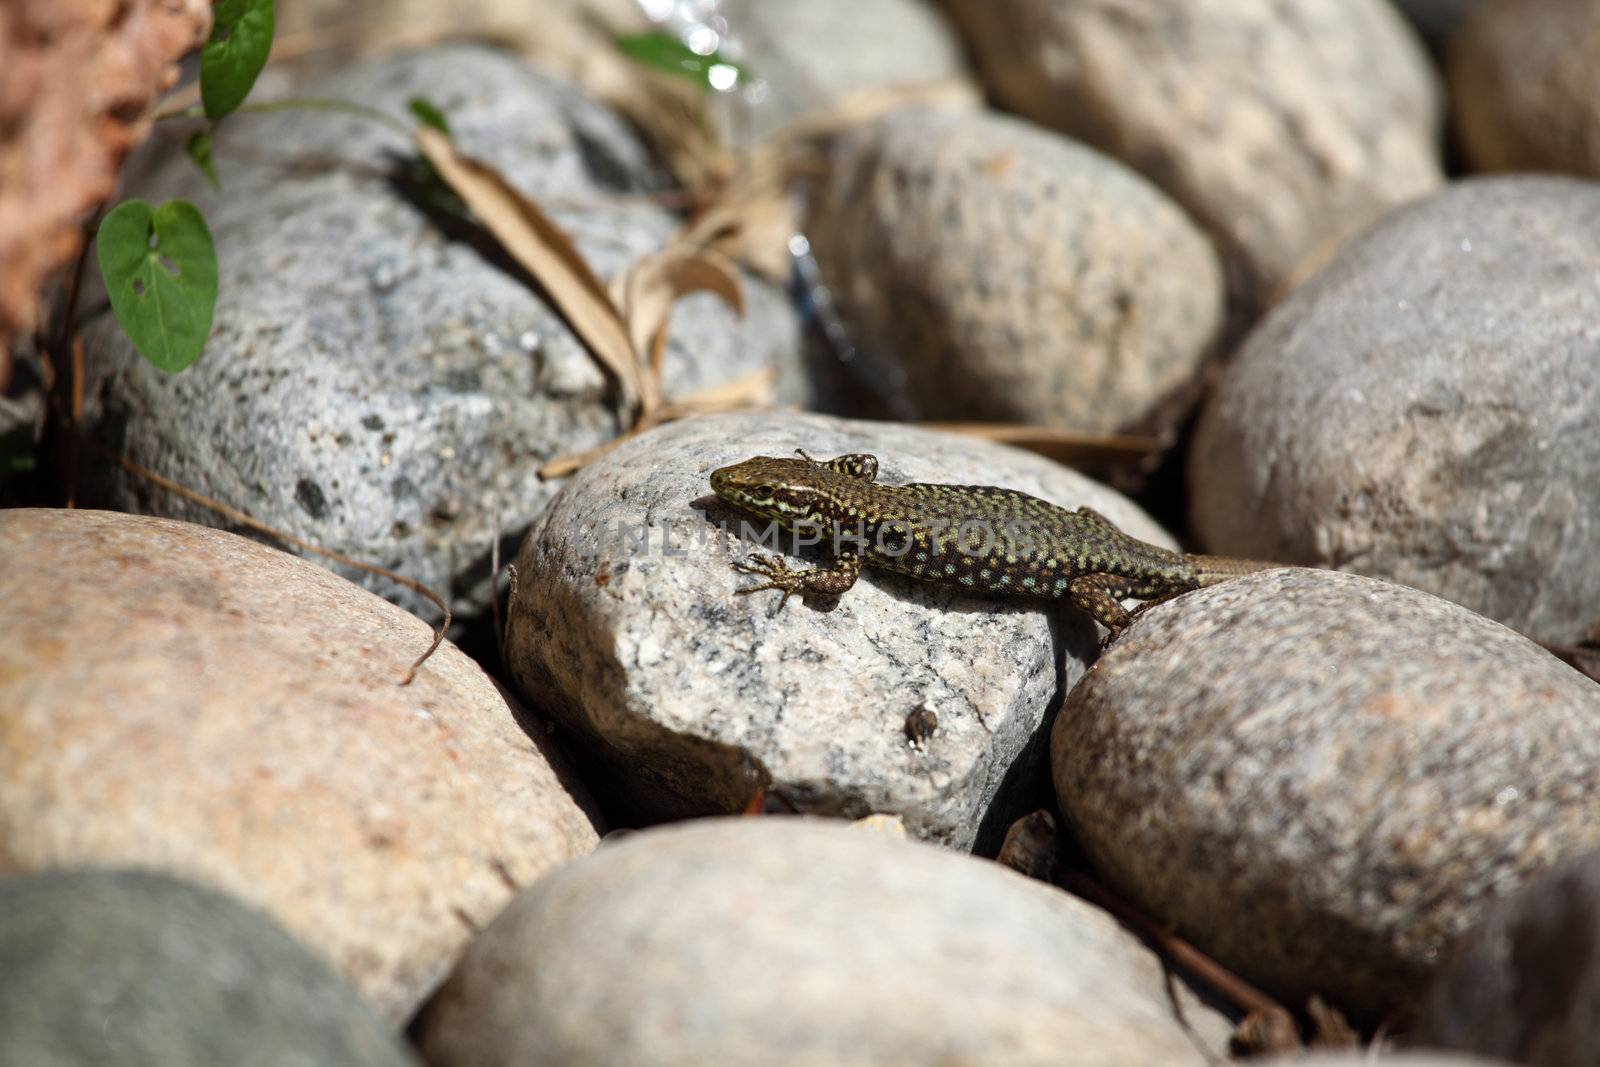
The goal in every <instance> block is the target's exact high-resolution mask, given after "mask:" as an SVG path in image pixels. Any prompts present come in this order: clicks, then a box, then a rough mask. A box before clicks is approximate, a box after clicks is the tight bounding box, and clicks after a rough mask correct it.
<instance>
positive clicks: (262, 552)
mask: <svg viewBox="0 0 1600 1067" xmlns="http://www.w3.org/2000/svg"><path fill="white" fill-rule="evenodd" d="M0 559H4V560H5V566H4V567H0V604H4V605H5V610H6V619H7V624H8V626H9V627H10V628H11V629H10V633H11V637H10V638H9V639H8V640H7V641H5V642H4V643H3V644H0V872H21V871H35V870H39V869H41V868H45V867H52V866H63V865H73V864H87V865H96V866H112V865H140V866H150V867H156V868H160V869H164V870H169V871H173V872H176V873H180V874H183V875H185V876H187V877H192V878H194V879H196V880H198V881H201V882H206V883H211V884H214V885H218V886H220V887H222V888H225V889H228V890H230V891H232V892H234V893H236V894H237V895H239V896H240V897H242V898H244V899H245V900H248V901H251V902H253V903H255V904H257V905H259V906H261V907H264V908H266V909H267V910H268V911H270V912H272V913H273V914H274V915H275V916H276V917H277V918H278V919H280V920H281V921H282V922H283V923H284V924H285V925H286V926H288V927H289V929H290V930H292V931H293V932H294V933H295V934H296V935H298V936H299V937H300V938H302V939H303V940H304V941H305V942H306V943H307V944H308V945H311V946H313V947H315V948H317V949H318V950H320V951H321V952H322V953H324V954H325V955H327V956H328V957H330V958H331V959H332V960H333V961H334V962H335V963H336V964H337V965H338V966H339V968H340V969H341V970H342V971H343V972H344V973H345V974H346V975H347V976H348V977H349V978H350V979H351V980H352V981H353V982H355V983H356V985H358V986H359V987H360V988H362V989H363V990H365V991H366V992H367V993H368V994H369V995H370V996H371V997H372V998H373V999H374V1000H375V1001H376V1002H377V1003H378V1004H379V1006H380V1007H381V1008H382V1009H383V1010H384V1011H385V1012H386V1013H387V1014H388V1015H389V1016H390V1017H391V1018H400V1017H403V1016H404V1015H405V1014H406V1013H408V1012H409V1011H410V1010H411V1009H412V1008H413V1007H414V1006H415V1004H416V1001H417V1000H418V999H419V998H420V997H421V996H422V995H423V993H425V992H426V991H427V990H428V989H429V988H431V987H432V985H433V984H434V983H435V982H436V981H437V980H438V979H439V978H440V976H441V975H442V973H443V971H444V969H445V968H446V967H447V966H448V965H449V962H450V960H451V959H452V958H453V957H454V955H455V954H456V952H457V951H458V950H459V949H460V946H461V944H462V943H463V942H464V941H465V940H466V938H467V936H468V935H469V934H470V933H471V927H472V924H474V923H483V922H486V921H488V919H489V918H490V917H491V916H493V915H494V914H495V912H496V911H498V910H499V908H500V907H501V905H502V904H503V903H504V902H505V901H506V900H507V899H508V898H509V897H510V895H511V893H512V892H513V891H514V889H515V888H516V886H517V885H518V884H521V883H524V882H527V881H530V880H531V879H533V878H536V877H537V876H539V875H540V874H542V873H544V872H545V871H547V870H549V869H550V868H552V867H555V866H558V865H560V864H561V863H564V862H565V861H566V860H568V859H570V858H571V857H573V856H575V855H580V854H582V853H585V852H587V851H588V850H589V849H591V848H593V847H594V843H595V841H596V832H595V828H594V826H593V825H592V824H591V821H590V819H589V817H588V816H587V815H586V814H585V811H584V809H583V807H582V806H580V803H579V802H578V801H576V800H574V798H573V796H572V795H571V794H570V793H569V792H568V790H567V788H566V786H567V785H569V784H570V783H565V782H564V781H563V780H562V778H560V777H558V774H557V771H556V770H555V769H554V768H553V767H552V763H551V759H552V758H553V757H550V756H549V754H548V753H546V752H544V751H542V750H541V749H540V748H539V747H538V744H537V742H530V741H529V739H528V736H527V735H525V734H524V733H523V731H522V730H521V729H519V728H518V725H517V723H516V721H515V720H514V719H513V716H512V712H511V709H510V708H508V707H507V705H506V701H505V700H504V699H503V698H502V697H501V696H500V695H499V693H498V692H497V691H496V689H495V686H494V683H492V682H491V681H490V680H489V679H488V677H487V676H485V675H484V673H483V671H482V670H481V669H480V668H479V667H478V666H477V665H476V664H475V663H473V662H472V661H471V660H469V659H467V657H466V656H464V655H462V654H461V652H460V651H458V650H457V649H456V648H455V647H454V646H452V645H450V644H445V645H444V646H443V647H441V648H440V649H439V651H438V652H437V653H436V654H435V655H434V657H433V658H432V659H430V660H429V661H428V663H427V664H426V665H425V666H424V667H423V668H422V670H421V672H420V673H419V674H418V676H417V678H416V681H414V682H413V683H412V684H411V685H409V686H406V687H401V686H400V685H399V684H398V682H399V680H400V677H401V675H402V674H403V672H404V671H405V668H406V666H407V665H408V664H409V663H410V662H411V661H412V660H413V659H414V658H415V657H416V656H417V655H418V654H420V653H421V651H422V650H423V649H424V648H426V647H427V643H428V630H427V627H425V626H424V625H423V624H422V623H421V622H419V621H418V620H417V619H415V618H413V617H411V616H409V615H407V614H405V613H404V612H403V611H401V610H400V609H399V608H396V607H395V606H393V605H392V604H388V603H385V602H384V601H382V600H380V599H378V598H377V597H375V596H373V595H372V594H370V593H368V592H366V591H364V590H362V589H360V588H358V587H356V586H354V585H352V584H350V583H349V582H346V581H345V580H344V579H342V578H339V577H337V576H335V575H333V574H330V573H329V572H328V571H325V570H323V569H322V568H320V567H316V566H314V565H312V564H310V563H307V562H305V561H304V560H301V559H298V558H296V557H294V556H291V555H288V554H286V553H283V552H279V551H276V550H274V549H270V548H266V547H264V546H262V545H259V544H256V543H255V542H253V541H247V540H244V539H243V538H240V537H236V536H234V535H233V534H228V533H222V532H220V531H217V530H212V529H208V528H205V527H199V526H191V525H189V524H187V523H179V522H173V521H170V520H165V519H152V518H143V517H138V516H128V515H114V514H110V513H106V512H92V511H45V510H20V509H19V510H10V511H0ZM535 736H536V737H542V735H541V734H539V733H538V732H537V731H535Z"/></svg>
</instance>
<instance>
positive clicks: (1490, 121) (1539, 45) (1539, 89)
mask: <svg viewBox="0 0 1600 1067" xmlns="http://www.w3.org/2000/svg"><path fill="white" fill-rule="evenodd" d="M1597 42H1600V4H1595V3H1592V2H1590V0H1510V2H1507V0H1487V2H1485V3H1484V4H1483V6H1482V7H1480V8H1479V9H1478V10H1477V11H1476V12H1475V13H1474V14H1473V17H1472V18H1470V19H1468V20H1466V23H1465V25H1463V26H1462V28H1461V30H1460V32H1459V33H1457V34H1456V36H1455V37H1454V39H1453V40H1452V41H1451V46H1450V49H1449V52H1448V62H1447V70H1448V73H1449V78H1450V102H1451V110H1452V114H1453V115H1454V118H1455V124H1456V130H1457V132H1458V133H1459V134H1460V136H1461V147H1462V151H1463V152H1464V154H1465V155H1466V157H1467V162H1468V164H1470V166H1471V167H1472V168H1473V169H1474V170H1517V171H1555V172H1559V173H1566V174H1577V175H1582V176H1584V177H1588V178H1600V45H1597Z"/></svg>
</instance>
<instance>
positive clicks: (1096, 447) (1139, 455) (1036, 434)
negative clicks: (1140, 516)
mask: <svg viewBox="0 0 1600 1067" xmlns="http://www.w3.org/2000/svg"><path fill="white" fill-rule="evenodd" d="M919 425H921V426H922V427H923V428H924V429H928V430H942V431H943V432H945V433H959V434H964V435H966V436H968V437H981V438H983V439H984V440H985V441H997V442H999V443H1000V444H1003V445H1012V446H1014V447H1016V448H1021V449H1026V450H1027V451H1029V452H1034V453H1037V454H1038V455H1041V456H1044V457H1045V458H1046V459H1053V460H1055V461H1056V462H1057V463H1086V462H1096V463H1135V462H1138V461H1139V460H1142V459H1146V458H1148V457H1150V456H1153V455H1156V454H1158V453H1159V452H1160V451H1161V450H1162V448H1163V447H1164V446H1163V443H1162V441H1161V440H1160V439H1159V438H1155V437H1133V436H1129V435H1126V434H1111V433H1085V432H1083V431H1081V430H1058V429H1053V428H1051V427H1049V426H1027V425H1024V424H1022V423H1017V422H924V423H920V424H919Z"/></svg>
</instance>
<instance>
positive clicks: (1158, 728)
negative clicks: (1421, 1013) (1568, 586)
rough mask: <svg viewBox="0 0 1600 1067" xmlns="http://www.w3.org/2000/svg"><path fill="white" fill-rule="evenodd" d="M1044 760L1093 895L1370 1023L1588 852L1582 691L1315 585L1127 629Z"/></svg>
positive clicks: (1451, 625)
mask: <svg viewBox="0 0 1600 1067" xmlns="http://www.w3.org/2000/svg"><path fill="white" fill-rule="evenodd" d="M1051 756H1052V760H1053V763H1054V768H1055V783H1056V794H1057V796H1058V797H1059V799H1060V802H1061V805H1062V810H1063V812H1064V813H1065V815H1066V816H1067V819H1068V822H1069V823H1070V825H1071V827H1072V830H1073V832H1074V833H1075V835H1076V837H1077V839H1078V840H1079V841H1081V842H1082V843H1083V845H1084V847H1085V848H1086V849H1087V851H1088V852H1089V854H1090V855H1091V856H1092V857H1093V858H1094V860H1095V862H1096V863H1097V864H1098V865H1099V866H1100V868H1101V869H1102V870H1103V871H1104V873H1105V874H1106V875H1107V877H1108V878H1109V879H1110V880H1111V881H1112V882H1113V883H1114V884H1115V885H1117V886H1118V887H1120V888H1121V889H1122V890H1123V891H1124V892H1126V893H1127V894H1128V895H1129V896H1130V897H1132V898H1133V899H1134V900H1135V901H1137V902H1139V903H1140V904H1142V905H1143V906H1144V907H1145V908H1146V909H1147V910H1148V911H1149V912H1150V913H1151V914H1152V915H1154V916H1156V917H1157V918H1159V919H1165V920H1168V921H1170V922H1172V923H1174V924H1176V926H1177V927H1178V929H1179V931H1180V932H1181V933H1182V935H1183V936H1185V937H1187V938H1189V939H1191V940H1192V941H1194V942H1195V943H1196V944H1198V945H1199V946H1200V947H1201V948H1202V949H1204V950H1205V951H1207V952H1209V953H1211V954H1212V955H1213V956H1215V957H1216V958H1217V959H1218V960H1220V961H1221V962H1222V963H1223V964H1225V965H1227V966H1230V967H1232V968H1234V969H1235V970H1237V971H1238V972H1239V973H1241V974H1242V975H1244V976H1245V977H1246V978H1248V979H1250V980H1251V981H1254V982H1256V983H1258V984H1261V985H1264V986H1266V987H1268V988H1270V989H1272V990H1275V991H1277V992H1278V993H1279V994H1281V995H1282V996H1283V997H1284V998H1285V999H1286V1000H1287V1001H1289V1002H1290V1003H1303V1002H1304V1001H1305V999H1306V998H1307V997H1308V996H1310V995H1311V994H1313V993H1318V994H1321V995H1322V996H1323V997H1325V998H1326V999H1327V1000H1328V1001H1329V1002H1330V1003H1332V1004H1334V1005H1335V1006H1337V1007H1339V1008H1340V1009H1342V1010H1345V1011H1348V1012H1351V1013H1354V1014H1355V1015H1357V1016H1362V1017H1366V1018H1368V1019H1375V1018H1378V1017H1381V1016H1382V1015H1384V1014H1385V1013H1387V1012H1389V1011H1390V1010H1392V1009H1394V1008H1396V1007H1397V1006H1400V1005H1403V1004H1405V1003H1407V1002H1409V1001H1411V1000H1412V999H1413V998H1414V997H1416V996H1417V995H1418V994H1419V993H1420V991H1421V988H1420V984H1421V982H1422V980H1423V979H1425V978H1426V977H1427V976H1428V975H1429V974H1430V973H1431V972H1432V971H1433V970H1434V968H1435V967H1436V966H1437V964H1438V962H1439V958H1440V953H1441V952H1442V951H1443V950H1444V949H1446V948H1447V947H1448V946H1449V945H1450V944H1451V942H1452V941H1453V940H1454V939H1455V938H1456V937H1457V936H1459V935H1460V934H1461V933H1462V932H1463V931H1465V930H1466V929H1467V928H1468V927H1470V926H1471V925H1472V924H1473V923H1474V922H1476V921H1478V920H1479V919H1480V918H1482V917H1483V915H1484V914H1485V913H1486V912H1487V910H1488V909H1489V908H1490V907H1491V906H1492V905H1493V904H1494V902H1495V901H1496V900H1498V899H1500V898H1502V897H1505V896H1507V895H1508V894H1510V893H1511V892H1513V891H1514V890H1516V889H1517V888H1518V887H1519V886H1520V885H1522V884H1523V883H1525V882H1527V881H1528V880H1529V879H1530V878H1532V877H1533V876H1534V875H1536V874H1538V873H1539V872H1540V871H1542V870H1544V869H1546V868H1548V867H1550V866H1551V865H1553V864H1554V863H1556V862H1558V861H1559V860H1561V859H1562V858H1564V857H1566V856H1570V855H1575V854H1578V853H1580V852H1583V851H1585V850H1587V849H1592V848H1595V847H1596V846H1600V820H1597V819H1596V818H1595V813H1596V812H1597V811H1600V774H1596V771H1595V768H1596V767H1600V686H1596V685H1595V684H1594V683H1593V682H1592V681H1590V680H1589V679H1587V678H1585V677H1583V676H1582V675H1580V674H1578V673H1577V672H1576V671H1574V670H1572V669H1571V668H1570V667H1567V666H1566V665H1565V664H1563V663H1561V662H1560V661H1558V660H1557V659H1555V657H1553V656H1551V655H1550V654H1549V653H1547V652H1545V651H1544V650H1543V649H1541V648H1539V647H1538V646H1537V645H1535V644H1533V643H1532V642H1531V641H1529V640H1528V639H1527V638H1524V637H1521V636H1519V635H1517V634H1514V633H1512V632H1511V631H1510V630H1507V629H1506V628H1505V627H1503V626H1500V625H1498V624H1496V623H1493V622H1491V621H1489V620H1488V619H1485V618H1483V617H1482V616H1479V615H1474V614H1473V613H1471V612H1469V611H1467V610H1465V609H1464V608H1461V607H1458V606H1456V605H1454V604H1451V603H1449V602H1447V601H1444V600H1440V599H1438V598H1436V597H1432V596H1429V595H1428V594H1426V593H1420V592H1417V591H1416V590H1412V589H1406V588H1404V587H1402V586H1397V585H1390V584H1388V583H1385V582H1380V581H1376V580H1374V579H1371V578H1362V577H1359V576H1356V575H1350V574H1340V573H1337V572H1332V571H1313V570H1299V569H1286V570H1272V571H1267V572H1263V573H1259V574H1254V575H1250V576H1248V577H1244V578H1239V579H1235V580H1233V581H1230V582H1226V583H1224V584H1222V585H1218V586H1213V587H1211V588H1209V589H1204V590H1201V591H1199V592H1195V593H1190V594H1188V595H1186V596H1183V597H1181V598H1179V599H1178V600H1176V601H1174V602H1172V603H1168V604H1163V605H1160V606H1158V607H1157V608H1155V609H1153V610H1152V611H1150V612H1148V613H1146V614H1145V615H1144V616H1142V617H1141V618H1140V619H1139V620H1138V621H1137V622H1136V623H1135V624H1134V626H1133V627H1132V629H1130V630H1129V631H1128V633H1127V634H1126V635H1125V636H1124V637H1123V638H1122V639H1121V640H1120V641H1118V642H1117V643H1116V644H1115V645H1113V646H1112V647H1111V648H1110V650H1108V651H1107V652H1106V653H1105V654H1104V655H1103V656H1101V658H1100V661H1099V662H1098V663H1097V664H1096V665H1095V669H1094V670H1093V671H1091V672H1090V674H1089V676H1088V677H1087V678H1086V679H1085V680H1084V681H1083V682H1082V683H1081V684H1080V685H1079V686H1078V687H1077V688H1076V689H1075V690H1073V692H1072V694H1071V695H1070V696H1069V697H1068V699H1067V701H1066V703H1065V705H1064V706H1063V708H1062V711H1061V714H1060V716H1059V717H1058V718H1057V720H1056V724H1055V729H1054V733H1053V735H1052V740H1051Z"/></svg>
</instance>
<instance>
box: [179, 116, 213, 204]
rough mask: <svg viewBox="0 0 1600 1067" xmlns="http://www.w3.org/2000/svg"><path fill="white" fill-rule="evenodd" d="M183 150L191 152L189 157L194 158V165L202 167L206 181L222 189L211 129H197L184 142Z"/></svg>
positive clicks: (201, 171)
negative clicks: (212, 148)
mask: <svg viewBox="0 0 1600 1067" xmlns="http://www.w3.org/2000/svg"><path fill="white" fill-rule="evenodd" d="M183 150H184V151H185V152H187V153H189V158H190V159H192V160H194V165H195V166H197V167H199V168H200V173H201V174H204V175H205V176H206V181H208V182H210V183H211V188H213V189H216V190H217V191H218V192H221V191H222V179H221V178H218V177H217V161H216V160H215V159H214V158H213V157H212V154H211V131H210V130H196V131H194V134H193V135H192V136H191V137H190V138H189V139H188V140H187V141H185V142H184V145H183Z"/></svg>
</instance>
